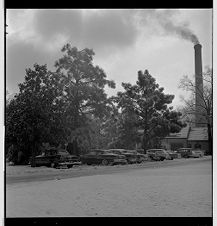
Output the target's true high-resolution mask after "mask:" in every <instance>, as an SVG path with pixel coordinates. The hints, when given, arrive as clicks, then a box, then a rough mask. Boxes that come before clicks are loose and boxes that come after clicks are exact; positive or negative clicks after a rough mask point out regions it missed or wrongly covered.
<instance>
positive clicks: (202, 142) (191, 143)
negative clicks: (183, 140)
mask: <svg viewBox="0 0 217 226" xmlns="http://www.w3.org/2000/svg"><path fill="white" fill-rule="evenodd" d="M188 144H189V145H191V147H192V148H195V145H198V144H199V145H201V149H203V150H206V151H208V150H209V146H208V141H188Z"/></svg>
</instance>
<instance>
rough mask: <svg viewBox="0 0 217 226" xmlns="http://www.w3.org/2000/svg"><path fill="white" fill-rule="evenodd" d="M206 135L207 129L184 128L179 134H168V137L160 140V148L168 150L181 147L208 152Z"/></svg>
mask: <svg viewBox="0 0 217 226" xmlns="http://www.w3.org/2000/svg"><path fill="white" fill-rule="evenodd" d="M207 134H208V133H207V127H191V126H186V127H185V128H182V129H181V131H180V132H179V133H170V135H169V136H167V137H165V138H164V139H162V146H163V147H165V148H166V149H170V150H175V149H177V148H183V147H192V148H197V147H198V148H201V149H203V150H206V151H208V135H207Z"/></svg>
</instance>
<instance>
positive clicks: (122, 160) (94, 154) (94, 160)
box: [80, 149, 127, 165]
mask: <svg viewBox="0 0 217 226" xmlns="http://www.w3.org/2000/svg"><path fill="white" fill-rule="evenodd" d="M80 158H81V162H82V163H83V164H87V165H91V164H102V165H115V164H126V163H127V160H126V157H125V156H124V155H118V154H114V153H111V152H109V151H108V150H102V149H95V150H91V151H90V152H89V153H88V154H85V155H81V156H80Z"/></svg>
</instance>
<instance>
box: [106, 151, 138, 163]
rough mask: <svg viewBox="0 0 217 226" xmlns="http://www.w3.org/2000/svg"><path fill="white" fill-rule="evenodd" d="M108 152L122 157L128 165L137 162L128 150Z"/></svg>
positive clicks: (135, 156) (133, 154)
mask: <svg viewBox="0 0 217 226" xmlns="http://www.w3.org/2000/svg"><path fill="white" fill-rule="evenodd" d="M108 151H110V152H111V153H114V154H118V155H124V156H125V157H126V159H127V162H128V163H129V164H132V163H136V162H137V155H136V154H135V153H131V152H130V151H128V150H125V149H109V150H108Z"/></svg>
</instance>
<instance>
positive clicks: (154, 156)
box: [146, 149, 168, 161]
mask: <svg viewBox="0 0 217 226" xmlns="http://www.w3.org/2000/svg"><path fill="white" fill-rule="evenodd" d="M146 153H147V155H148V157H149V158H150V159H151V160H155V161H163V160H164V159H166V158H167V156H168V154H167V153H165V150H164V149H148V150H146Z"/></svg>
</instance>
